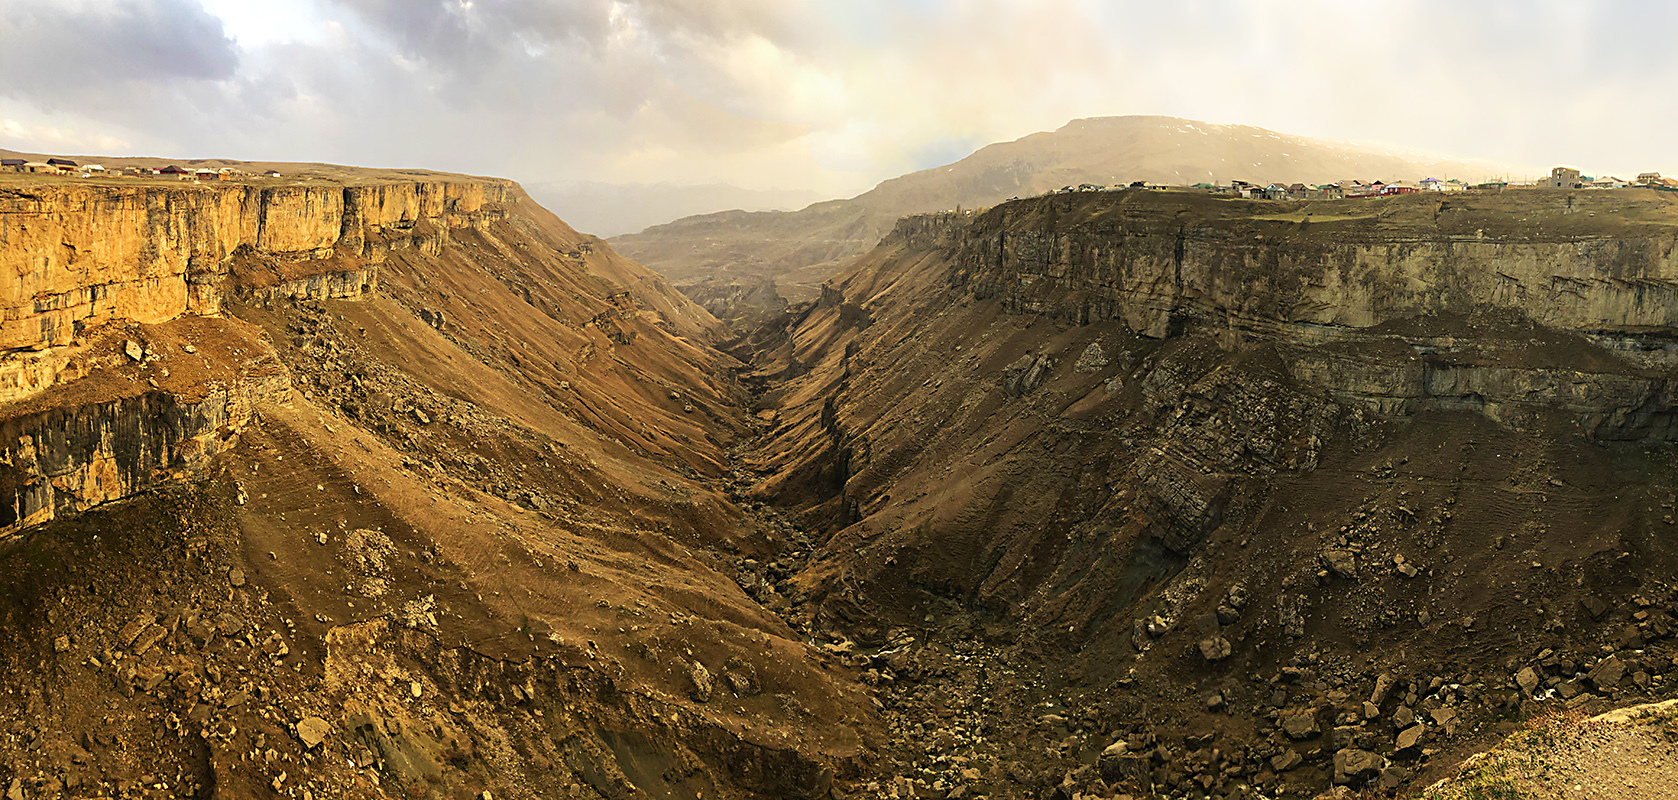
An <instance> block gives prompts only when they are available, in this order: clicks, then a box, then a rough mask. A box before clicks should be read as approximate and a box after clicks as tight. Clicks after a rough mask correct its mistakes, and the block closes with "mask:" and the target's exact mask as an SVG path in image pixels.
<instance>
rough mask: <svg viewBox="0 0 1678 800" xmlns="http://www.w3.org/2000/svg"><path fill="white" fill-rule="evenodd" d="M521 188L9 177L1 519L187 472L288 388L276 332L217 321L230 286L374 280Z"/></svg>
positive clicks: (338, 288)
mask: <svg viewBox="0 0 1678 800" xmlns="http://www.w3.org/2000/svg"><path fill="white" fill-rule="evenodd" d="M511 195H512V184H510V183H507V182H503V181H493V180H484V181H451V180H433V181H414V182H392V183H380V184H371V185H350V186H345V185H339V184H330V183H314V182H311V183H308V184H304V185H292V186H276V187H262V186H254V185H226V186H221V185H215V186H198V185H188V184H182V185H134V186H112V185H85V186H84V185H74V184H69V185H66V184H45V183H44V184H42V185H29V186H22V187H7V188H5V189H0V403H4V404H5V405H3V406H0V427H4V429H5V430H4V436H3V437H0V532H11V531H16V530H20V529H22V528H24V527H28V526H31V525H35V524H38V523H41V522H45V521H47V520H50V519H52V518H54V517H56V516H59V515H62V514H65V513H73V512H77V511H81V510H84V509H87V508H90V507H92V506H95V505H98V504H100V503H103V502H108V501H111V500H115V499H120V498H123V497H127V496H130V495H132V494H134V493H136V492H138V491H142V490H144V489H146V488H147V487H149V486H151V485H153V484H154V483H155V482H156V481H159V480H164V479H168V478H171V477H178V476H180V475H183V474H188V473H190V472H192V471H193V470H194V469H196V468H197V467H199V466H202V465H203V464H204V463H205V461H206V460H207V459H208V458H209V457H210V456H212V455H214V454H216V453H218V452H221V451H223V450H225V449H227V448H228V447H230V446H231V445H232V444H233V443H234V442H235V441H236V440H237V434H238V432H239V431H240V430H242V429H243V428H244V427H245V425H246V424H247V423H249V422H250V421H251V417H252V413H253V412H252V408H253V405H254V404H255V403H257V402H259V401H262V400H278V401H283V400H285V399H286V398H287V396H288V395H289V393H290V387H289V381H288V377H287V373H286V370H285V369H284V368H283V367H282V366H280V364H279V362H278V360H277V359H276V358H275V356H274V353H273V351H272V349H271V348H270V347H269V346H268V345H267V344H266V343H265V342H264V341H263V340H262V338H261V337H260V335H258V334H257V333H255V332H254V331H253V329H250V328H249V327H248V326H245V325H243V324H240V323H236V322H232V321H224V320H218V319H214V318H216V317H219V316H220V314H221V313H222V305H223V298H224V296H225V295H227V294H229V293H232V294H237V295H240V296H244V297H248V298H253V299H257V300H272V299H275V298H289V299H315V300H324V299H355V298H359V297H363V296H366V295H367V294H369V293H371V292H372V291H373V290H374V289H375V288H376V287H377V285H378V265H379V264H380V263H381V262H383V261H384V259H385V257H386V256H387V255H388V254H389V253H391V252H392V251H397V250H402V249H405V248H410V247H412V248H417V249H419V250H421V251H423V252H428V253H436V252H440V250H441V248H442V247H443V245H444V244H446V243H447V241H448V240H449V236H450V231H451V230H456V229H460V228H468V227H471V228H478V229H482V228H484V227H485V226H487V225H489V224H490V223H491V222H494V221H495V220H499V219H503V218H505V216H506V211H505V210H504V204H506V203H508V202H509V198H510V197H511ZM154 340H155V342H157V343H166V344H154V343H153V342H154ZM183 348H184V349H183ZM188 351H190V352H188ZM183 362H190V363H183ZM171 370H173V372H171ZM160 381H161V382H160Z"/></svg>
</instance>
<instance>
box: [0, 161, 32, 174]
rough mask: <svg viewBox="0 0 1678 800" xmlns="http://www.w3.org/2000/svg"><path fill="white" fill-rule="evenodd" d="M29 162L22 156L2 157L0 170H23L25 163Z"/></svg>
mask: <svg viewBox="0 0 1678 800" xmlns="http://www.w3.org/2000/svg"><path fill="white" fill-rule="evenodd" d="M27 163H29V162H28V161H25V160H23V159H21V158H0V170H4V171H6V172H22V171H23V165H24V164H27Z"/></svg>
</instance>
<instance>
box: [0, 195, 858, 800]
mask: <svg viewBox="0 0 1678 800" xmlns="http://www.w3.org/2000/svg"><path fill="white" fill-rule="evenodd" d="M0 304H3V305H4V307H5V309H6V314H5V320H4V328H3V332H4V334H3V335H4V337H5V338H4V345H5V347H6V348H7V351H6V353H5V355H4V357H3V359H0V385H3V386H4V387H5V389H4V398H3V399H4V401H5V402H4V405H3V406H0V419H4V424H5V425H6V426H7V428H8V431H9V433H8V435H7V436H6V437H5V439H4V441H3V442H0V447H3V448H4V450H3V453H0V489H3V494H4V500H5V503H4V504H3V505H4V507H5V509H6V514H5V519H4V520H3V523H4V525H5V528H6V532H7V533H9V534H11V536H10V537H9V538H8V539H7V541H6V542H5V552H4V554H3V555H0V572H4V574H5V576H6V577H5V580H6V583H7V585H8V586H10V587H11V589H10V590H8V592H7V593H6V595H5V597H4V598H3V599H0V605H3V618H4V620H5V622H4V625H3V626H0V640H3V644H0V676H3V677H0V680H4V682H5V685H6V686H7V687H10V688H9V690H8V691H7V692H6V693H5V694H4V695H0V764H4V765H6V766H5V772H4V773H3V776H0V778H3V780H4V781H6V782H7V784H6V789H7V790H9V791H10V792H12V793H13V796H25V797H30V798H34V797H54V796H60V795H61V794H62V795H65V796H76V797H95V796H98V797H106V796H118V795H120V796H198V797H211V796H213V797H258V796H276V795H277V796H286V797H300V798H307V797H375V796H402V797H466V796H485V797H489V796H494V797H535V796H541V797H562V796H579V797H646V796H657V797H690V798H697V797H792V796H817V795H819V794H821V793H823V792H826V791H827V790H828V787H829V785H830V784H831V783H832V782H833V781H834V780H835V779H839V780H849V779H852V778H855V777H856V776H857V775H858V774H860V772H861V771H862V770H863V767H864V766H865V764H866V761H867V758H866V754H867V752H868V750H869V748H870V747H871V746H872V744H873V743H874V742H875V741H876V739H877V737H878V730H877V722H876V721H875V720H874V719H873V718H872V716H871V714H870V710H871V708H872V705H871V704H870V703H868V701H867V700H866V699H865V698H864V697H863V696H862V694H861V687H860V686H859V685H858V684H856V683H855V681H854V680H853V679H851V678H849V677H846V676H847V675H848V674H850V673H848V672H847V671H846V670H845V669H843V668H840V667H839V666H838V665H837V664H836V663H835V662H834V661H833V660H832V657H831V656H830V655H828V654H827V653H824V652H822V651H819V650H817V649H816V648H814V647H812V646H810V645H809V644H807V643H805V642H804V641H803V640H802V638H801V637H800V636H799V635H798V634H797V633H796V632H794V631H793V630H792V629H791V628H790V627H789V626H788V625H787V624H786V623H785V622H784V621H783V620H782V619H780V618H779V617H777V616H776V615H774V614H773V613H770V612H769V611H766V610H765V609H764V608H762V607H761V606H760V605H759V604H758V603H757V602H755V601H754V600H752V599H751V598H750V597H748V596H747V595H746V593H745V592H744V591H742V589H741V588H740V587H739V586H738V585H737V584H736V583H735V581H734V579H733V578H732V577H729V576H730V575H732V574H733V572H734V570H733V566H732V563H731V561H730V560H728V559H731V558H733V557H736V556H741V557H755V558H761V559H766V560H767V559H773V558H775V557H777V556H779V555H780V554H782V553H784V552H788V551H790V550H794V549H796V542H795V541H793V540H795V539H796V532H795V531H793V530H792V529H791V528H790V527H788V526H785V525H784V524H777V523H775V522H774V521H772V520H770V521H760V519H759V518H757V517H751V516H748V515H746V514H745V513H744V512H743V511H742V510H741V509H739V508H738V507H737V506H736V505H734V504H733V503H732V502H731V501H730V500H729V499H728V498H727V497H726V496H724V495H722V494H721V493H719V490H718V489H717V488H714V487H716V486H720V485H721V484H720V482H718V481H717V480H716V479H718V478H720V476H722V475H723V474H724V472H725V471H726V468H727V466H728V449H729V448H730V447H732V446H734V445H736V444H737V443H738V442H739V440H740V438H741V436H742V434H743V433H744V432H746V431H747V430H748V429H749V427H748V424H747V418H746V415H745V412H744V409H743V407H742V395H741V393H740V390H739V389H738V388H737V387H736V386H735V384H734V382H733V378H732V375H731V370H732V369H734V368H735V367H736V366H737V364H736V362H734V361H733V360H732V359H731V358H729V357H727V356H725V355H723V354H721V353H719V352H717V351H716V350H714V349H712V348H711V347H710V346H709V344H708V343H707V341H708V338H707V337H708V336H709V335H710V334H711V331H712V329H713V328H714V327H715V325H716V323H715V320H714V319H712V318H711V317H710V315H708V314H707V313H706V312H704V311H703V310H702V309H700V308H699V307H697V306H695V305H693V304H692V303H691V302H689V301H687V300H686V299H685V298H683V297H682V296H681V295H680V294H678V293H676V292H674V291H673V290H671V289H670V288H669V287H667V286H666V285H664V284H663V283H662V282H661V281H660V280H658V279H657V278H656V277H655V276H654V275H652V274H651V273H650V272H648V271H646V270H645V269H643V268H641V267H640V266H638V265H636V264H634V263H632V262H629V261H627V260H625V259H623V258H621V257H620V256H618V255H617V254H616V253H614V252H613V251H612V250H611V249H610V248H609V247H607V246H606V245H605V244H604V243H603V242H601V241H599V240H598V239H595V238H593V237H589V236H584V235H580V234H578V233H576V232H575V231H573V230H571V229H570V228H569V227H567V226H566V225H565V224H564V223H562V222H560V221H559V220H558V219H556V218H554V217H553V216H552V215H551V214H548V213H547V212H545V211H543V210H542V209H540V208H538V207H536V206H535V205H534V204H533V203H531V202H530V201H529V199H528V198H527V197H525V195H524V193H523V192H522V190H520V189H519V188H518V187H517V186H516V185H513V184H511V183H508V182H504V181H496V180H490V179H474V178H464V177H459V176H435V175H426V176H423V177H419V178H414V179H403V178H401V177H393V176H375V177H371V178H361V179H355V180H349V179H345V180H340V181H334V180H332V179H328V178H314V179H310V180H307V181H302V182H297V183H290V184H288V183H284V182H280V183H276V184H272V185H260V184H252V183H244V184H230V185H196V184H182V183H173V182H171V183H163V182H142V181H122V180H97V179H90V180H74V179H62V180H59V179H49V178H43V179H40V180H38V181H36V182H25V181H14V182H9V183H6V184H5V185H0ZM724 554H728V555H727V556H726V557H725V556H724ZM719 567H721V568H723V569H721V570H719Z"/></svg>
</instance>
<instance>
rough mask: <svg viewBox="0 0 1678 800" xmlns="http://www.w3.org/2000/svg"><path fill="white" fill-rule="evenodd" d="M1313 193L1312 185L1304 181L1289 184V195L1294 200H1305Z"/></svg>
mask: <svg viewBox="0 0 1678 800" xmlns="http://www.w3.org/2000/svg"><path fill="white" fill-rule="evenodd" d="M1310 195H1311V187H1309V186H1306V185H1305V184H1303V183H1290V184H1288V197H1289V198H1290V199H1293V200H1304V199H1305V198H1306V197H1309V196H1310Z"/></svg>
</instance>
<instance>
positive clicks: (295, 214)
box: [0, 180, 511, 350]
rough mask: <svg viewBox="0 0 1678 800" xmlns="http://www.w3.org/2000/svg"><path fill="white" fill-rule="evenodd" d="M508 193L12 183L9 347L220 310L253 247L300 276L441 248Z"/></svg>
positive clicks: (477, 188)
mask: <svg viewBox="0 0 1678 800" xmlns="http://www.w3.org/2000/svg"><path fill="white" fill-rule="evenodd" d="M510 192H511V184H510V183H507V182H504V181H493V180H482V181H414V182H402V183H390V184H375V185H365V186H342V185H336V184H319V185H316V184H309V185H298V186H276V187H264V186H257V185H250V184H229V185H225V186H220V185H217V186H199V185H187V184H182V185H179V186H174V185H166V184H152V185H135V186H110V185H98V186H76V185H62V184H42V185H38V186H25V187H18V188H10V187H8V188H7V189H4V190H0V315H3V316H0V350H21V349H40V348H45V347H53V346H59V345H64V344H68V343H69V342H70V341H71V340H72V339H73V338H74V337H75V336H76V335H77V334H78V333H79V332H81V331H84V330H86V329H88V328H90V327H94V326H97V325H100V324H103V323H105V322H109V321H112V320H129V321H134V322H141V323H157V322H163V321H166V320H169V319H174V318H175V317H178V316H180V315H182V314H189V313H192V314H215V313H218V312H219V311H220V293H219V288H220V284H221V280H222V278H223V277H224V276H225V274H226V271H227V264H228V262H229V260H230V259H231V258H232V257H233V255H234V254H235V253H236V252H238V251H240V249H241V248H246V249H248V250H250V251H253V252H256V253H262V254H267V255H270V256H273V257H279V258H284V259H286V260H287V261H289V262H291V263H292V270H291V271H292V272H293V273H297V274H294V275H291V276H289V279H291V280H296V279H299V278H304V277H309V276H311V275H313V274H315V273H317V272H325V271H328V270H327V269H325V268H321V269H311V262H320V263H324V259H323V258H322V257H325V256H331V255H333V254H335V253H339V252H341V253H344V254H347V255H349V256H353V257H356V258H359V259H363V260H366V261H370V262H375V263H376V262H377V261H379V260H381V259H382V257H383V256H384V254H386V253H388V252H389V251H390V250H391V249H394V248H398V247H403V246H409V245H418V246H421V247H430V248H433V249H435V248H436V247H439V246H440V243H441V242H442V241H444V240H446V237H447V231H448V230H449V229H451V228H459V227H467V226H481V225H483V224H486V223H487V222H488V221H490V220H493V219H497V218H499V217H500V216H502V215H503V212H502V211H501V210H500V207H499V205H498V204H500V203H504V202H506V201H507V200H508V198H509V197H510ZM326 283H327V284H330V283H331V282H330V281H328V282H326ZM339 283H341V284H347V283H354V281H347V282H346V281H340V282H339ZM323 285H324V284H323Z"/></svg>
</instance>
